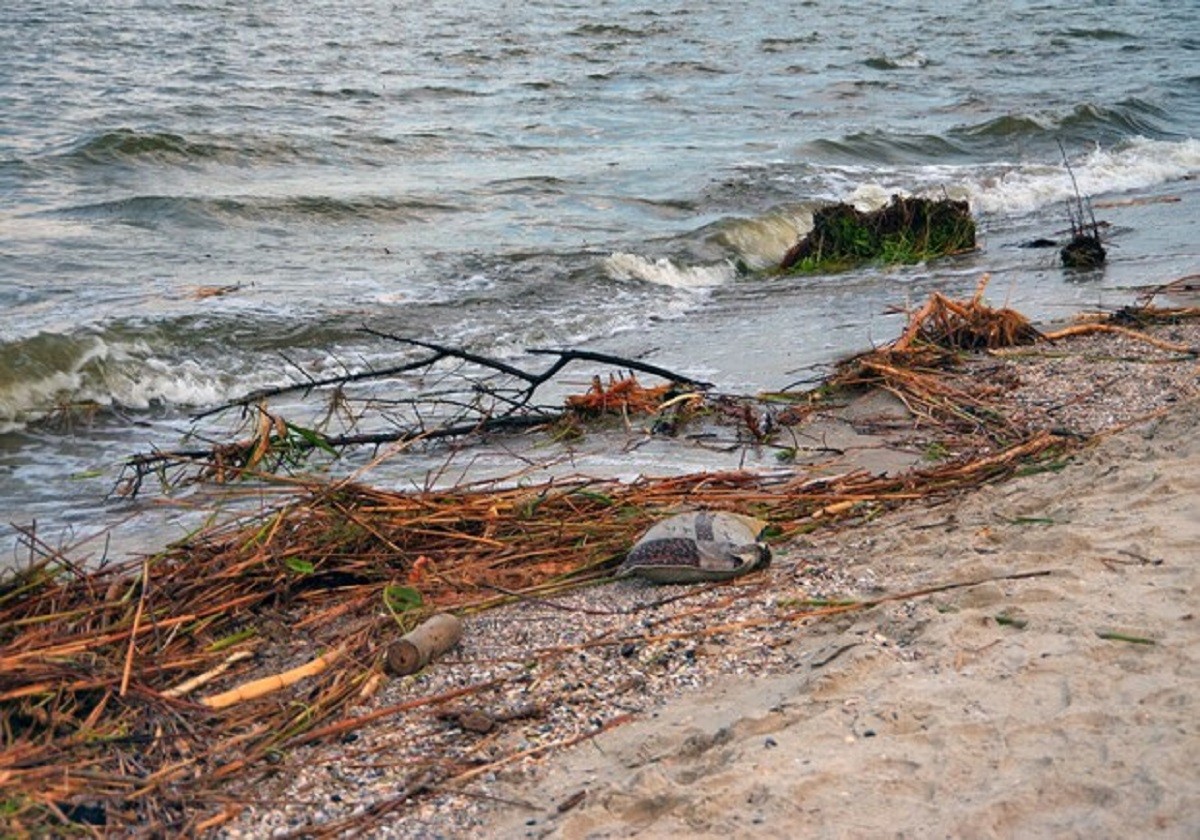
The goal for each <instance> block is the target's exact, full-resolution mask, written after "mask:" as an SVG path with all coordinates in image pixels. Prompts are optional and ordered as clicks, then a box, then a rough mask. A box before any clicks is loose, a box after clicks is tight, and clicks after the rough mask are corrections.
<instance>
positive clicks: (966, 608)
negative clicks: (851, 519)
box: [429, 399, 1200, 840]
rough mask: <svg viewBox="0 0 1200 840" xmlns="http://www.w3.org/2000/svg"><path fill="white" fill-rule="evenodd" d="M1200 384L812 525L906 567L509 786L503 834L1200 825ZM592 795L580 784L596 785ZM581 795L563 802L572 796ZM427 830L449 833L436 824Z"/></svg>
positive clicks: (827, 557)
mask: <svg viewBox="0 0 1200 840" xmlns="http://www.w3.org/2000/svg"><path fill="white" fill-rule="evenodd" d="M1198 430H1200V403H1197V401H1196V400H1195V399H1192V400H1191V401H1189V402H1186V403H1185V404H1183V405H1181V406H1178V407H1177V408H1175V409H1174V410H1172V411H1170V412H1168V413H1166V414H1164V415H1163V416H1161V417H1158V418H1155V419H1152V420H1150V421H1148V422H1143V423H1140V424H1137V425H1135V426H1133V427H1132V428H1129V429H1126V430H1124V431H1122V432H1120V433H1119V434H1116V435H1114V436H1111V437H1109V438H1108V439H1106V440H1104V441H1103V442H1101V443H1100V444H1099V445H1098V446H1096V447H1095V448H1093V449H1091V450H1089V451H1087V452H1086V453H1084V454H1082V455H1081V456H1079V457H1078V458H1077V459H1076V460H1075V463H1073V464H1071V465H1070V466H1068V467H1067V468H1066V469H1064V470H1063V471H1061V472H1059V473H1042V474H1039V475H1033V476H1028V477H1025V478H1020V479H1015V480H1013V481H1011V482H1008V483H1004V484H1000V485H994V486H989V487H985V488H982V489H980V490H978V491H974V492H972V493H970V494H967V495H965V496H963V497H961V498H959V499H956V500H953V501H952V502H949V503H946V504H943V505H940V506H935V507H914V508H909V509H906V510H902V511H898V512H896V513H893V514H890V515H888V516H886V517H884V518H882V519H881V520H878V521H876V522H874V523H870V524H868V525H866V526H863V527H860V528H856V529H854V531H853V533H848V532H829V533H826V534H823V535H820V536H814V537H810V538H805V539H801V540H799V541H797V542H795V543H794V544H792V545H791V546H790V547H789V548H788V549H787V550H786V552H784V553H782V554H781V556H780V557H779V559H778V560H777V562H776V564H775V573H776V574H778V573H779V572H780V570H781V569H782V570H784V571H786V570H788V569H789V568H790V569H795V570H797V573H798V574H802V571H800V570H802V569H804V568H814V567H820V566H821V565H823V564H824V565H836V566H839V567H841V568H843V569H844V570H845V571H846V572H847V573H848V574H849V575H850V576H851V577H852V578H854V579H856V580H858V581H859V582H860V584H865V585H866V588H868V589H873V590H874V591H877V592H892V593H895V592H905V591H913V590H918V589H920V588H922V587H926V586H933V585H941V584H944V583H946V582H955V581H957V582H967V581H974V580H980V579H983V578H989V577H995V578H1005V577H1006V576H1011V575H1015V574H1020V573H1038V574H1037V575H1036V576H1031V577H1022V578H1008V579H1000V580H995V581H993V582H987V583H982V584H979V585H974V586H967V587H963V588H958V589H953V590H948V591H944V592H941V593H937V594H931V595H926V596H921V597H914V598H911V599H904V600H898V601H894V602H890V603H885V604H882V605H880V606H877V607H874V608H872V609H869V610H867V611H865V612H859V613H857V614H851V615H847V616H844V617H839V618H836V619H829V620H823V621H818V622H814V623H812V624H811V625H809V626H805V627H795V628H794V632H793V638H792V640H791V641H790V642H787V643H786V645H784V646H782V647H781V648H780V649H777V650H776V651H775V656H777V657H780V658H783V659H786V660H788V661H789V662H790V663H792V664H791V667H790V668H789V669H787V670H786V672H783V673H775V674H771V675H769V676H760V677H747V676H738V675H733V676H724V677H721V678H719V679H717V680H716V681H715V682H713V683H712V684H710V685H708V686H707V687H706V688H705V689H704V690H703V691H699V692H692V693H688V694H684V695H682V696H676V697H672V698H669V699H668V700H667V701H666V702H662V703H660V704H658V705H657V706H656V707H654V708H653V709H652V710H651V711H650V712H649V713H646V714H643V715H641V716H640V717H639V719H638V720H637V721H636V722H635V723H632V724H629V725H626V726H622V727H620V728H616V729H613V730H611V731H608V732H605V733H603V734H601V735H599V736H597V737H596V738H594V739H592V740H591V741H590V742H587V743H584V744H581V745H579V746H576V747H574V748H573V749H572V750H570V751H567V752H565V753H563V754H561V755H559V756H557V757H556V758H554V759H552V760H549V761H547V762H545V763H542V764H540V765H538V766H536V767H534V768H531V769H530V770H528V771H527V772H526V773H525V774H523V775H521V776H519V777H518V778H516V779H514V780H510V781H508V782H504V781H503V780H501V782H502V783H501V784H499V785H497V786H495V787H494V788H493V790H492V794H494V795H497V796H501V797H503V798H505V799H508V800H511V801H514V802H523V803H527V806H522V807H515V806H513V807H501V806H495V807H489V808H487V809H485V810H484V812H483V814H482V815H481V819H480V821H479V826H480V829H479V830H480V831H482V832H484V833H485V834H487V836H495V837H546V836H549V837H562V838H572V840H574V839H575V838H612V837H673V836H680V837H788V838H794V837H884V836H886V837H1051V836H1053V837H1118V836H1122V835H1128V836H1160V837H1197V836H1200V760H1198V758H1197V756H1198V755H1200V435H1198V434H1197V431H1198ZM581 797H582V798H581ZM560 808H561V809H562V811H561V812H560V810H559V809H560ZM429 828H430V829H433V831H432V832H431V836H432V834H436V833H438V832H437V831H436V826H434V825H430V826H429Z"/></svg>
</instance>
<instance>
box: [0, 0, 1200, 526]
mask: <svg viewBox="0 0 1200 840" xmlns="http://www.w3.org/2000/svg"><path fill="white" fill-rule="evenodd" d="M10 5H12V4H10ZM782 5H786V6H787V7H786V8H780V6H781V4H775V3H753V2H751V3H747V2H745V0H742V1H741V2H738V3H733V2H708V3H680V2H672V0H667V1H666V2H654V3H647V2H634V1H633V0H612V2H586V3H585V2H566V1H565V0H564V2H528V3H524V4H508V3H503V4H502V3H484V2H475V1H474V0H456V1H455V2H453V3H448V2H442V0H431V1H430V2H425V3H421V4H408V3H392V2H387V3H383V2H372V0H365V2H361V3H357V4H350V5H347V4H342V3H321V2H303V3H293V2H286V3H285V2H275V3H271V2H267V3H254V4H245V3H231V2H230V3H217V2H211V3H210V2H189V3H184V2H153V0H145V2H88V3H84V2H78V0H62V1H61V2H56V3H36V2H33V3H25V4H16V5H12V7H11V8H9V9H8V10H6V12H5V25H4V26H3V27H2V28H0V312H3V318H0V514H2V515H0V521H5V522H8V521H11V522H28V521H30V520H32V519H34V518H37V519H39V520H41V521H42V523H43V525H45V526H46V527H48V528H50V529H51V530H52V531H53V530H54V529H55V528H59V529H61V528H62V527H63V526H64V525H70V526H77V527H80V528H86V527H94V526H96V525H98V524H101V523H103V522H105V521H108V520H110V519H111V518H112V517H114V516H116V515H118V514H120V513H121V511H122V510H123V509H122V507H121V506H120V505H116V504H115V503H106V502H104V501H103V496H104V494H105V493H106V492H107V490H108V489H109V487H110V486H111V483H112V480H113V478H114V476H115V474H116V469H115V467H114V465H115V464H117V463H118V462H119V461H120V459H121V458H122V456H124V455H127V454H129V453H131V452H133V451H144V450H146V449H147V448H149V447H151V446H154V445H163V446H170V445H174V444H176V443H177V442H178V441H179V438H180V435H181V434H182V432H184V431H186V429H187V428H188V422H187V415H188V413H189V412H190V411H193V410H196V409H198V408H203V407H205V406H210V405H212V404H214V403H219V402H221V401H222V400H224V399H227V398H230V397H233V396H236V395H238V394H241V393H244V392H246V391H248V390H250V389H252V388H256V387H260V386H266V385H271V384H279V383H281V382H285V381H292V380H294V379H295V378H296V377H297V368H300V369H303V370H306V371H320V370H329V369H334V368H336V367H337V366H341V365H351V366H356V367H361V366H365V365H370V364H375V365H380V364H389V363H393V362H395V361H396V359H398V358H400V357H401V356H402V355H403V353H404V352H405V351H404V350H403V349H401V348H399V347H398V346H396V345H395V344H393V343H390V342H386V341H381V340H379V339H375V338H372V337H370V336H367V335H365V334H363V333H362V332H360V331H359V327H361V326H362V325H364V324H368V325H370V326H371V327H374V328H376V329H379V330H383V331H388V332H392V333H395V334H402V335H412V336H421V337H426V338H430V339H433V340H437V341H442V342H446V343H451V344H457V345H462V346H465V347H469V348H471V349H472V350H475V351H477V352H484V353H488V354H492V355H495V356H502V357H513V356H514V355H515V354H518V353H519V352H520V351H521V349H522V348H524V347H527V346H530V345H538V346H547V345H552V346H591V347H596V348H602V349H606V350H609V351H611V352H617V353H623V354H627V355H638V354H643V353H649V355H648V356H647V359H648V360H650V361H654V362H657V363H660V364H665V365H667V366H672V367H676V368H678V369H681V370H686V371H690V372H693V373H697V374H700V375H703V376H705V377H707V378H710V379H714V380H716V381H717V382H718V383H719V384H721V386H722V387H724V388H726V389H727V390H734V391H748V390H753V389H754V388H759V387H771V386H779V385H781V384H783V382H782V381H781V380H784V381H786V378H787V375H788V373H789V372H790V371H794V370H796V369H799V368H803V367H804V366H806V365H811V364H813V363H819V362H824V361H828V360H829V359H831V358H833V357H835V356H837V355H838V354H841V353H844V352H847V351H849V350H854V349H859V348H861V347H862V346H865V345H866V344H867V343H868V342H869V341H872V340H875V341H880V340H885V339H887V338H889V337H891V335H892V334H894V330H895V319H894V318H891V317H889V316H886V315H885V314H884V313H885V311H886V310H887V308H888V307H889V306H894V305H897V304H903V303H904V301H905V300H906V299H908V298H912V297H917V296H921V295H924V294H925V293H927V292H928V291H929V290H931V289H934V288H939V289H946V290H949V291H953V292H958V291H962V290H963V289H967V288H971V287H973V286H974V284H975V282H976V280H977V279H978V277H979V275H980V274H981V273H982V272H984V271H990V272H991V273H992V274H993V277H994V279H993V290H994V292H995V294H996V295H997V296H1003V297H1004V298H1006V299H1007V300H1009V302H1011V303H1013V304H1015V305H1018V306H1020V307H1021V308H1022V309H1024V310H1025V311H1026V312H1028V313H1030V314H1032V315H1034V316H1037V317H1041V318H1047V317H1054V316H1065V315H1068V314H1070V312H1071V311H1073V310H1074V309H1078V308H1080V307H1083V306H1096V305H1116V304H1119V303H1121V302H1124V301H1125V300H1127V299H1128V298H1129V297H1131V295H1132V293H1131V292H1130V291H1129V289H1130V288H1131V287H1134V286H1138V285H1146V284H1154V283H1158V282H1164V281H1167V280H1171V279H1173V278H1175V277H1177V276H1180V275H1182V274H1186V273H1190V272H1194V271H1196V270H1197V263H1198V260H1197V247H1196V238H1197V237H1196V228H1195V221H1194V220H1195V219H1196V218H1197V213H1196V202H1197V201H1198V200H1200V191H1198V190H1197V187H1196V185H1195V183H1194V182H1193V181H1192V179H1193V178H1194V177H1195V175H1196V173H1197V172H1198V171H1200V140H1198V139H1197V138H1198V137H1200V130H1198V127H1200V73H1198V71H1197V67H1198V66H1200V61H1198V58H1200V7H1197V6H1196V5H1195V4H1193V3H1182V2H1179V3H1163V4H1141V3H1134V2H1111V3H1104V4H1091V5H1090V6H1089V7H1087V8H1080V7H1071V6H1062V5H1061V4H1049V3H1035V2H1012V3H1005V4H988V5H985V6H984V7H981V8H972V9H969V10H966V9H964V10H947V9H946V8H945V7H944V4H942V3H935V2H915V0H910V2H903V3H899V4H893V6H892V7H891V8H890V9H889V10H887V11H886V12H880V13H878V14H873V15H871V16H868V17H864V15H863V11H862V8H861V7H858V6H854V5H853V4H846V3H834V2H822V1H821V0H814V1H813V2H805V3H799V4H782ZM1060 141H1061V143H1062V144H1063V146H1064V147H1065V148H1066V150H1067V152H1068V154H1069V155H1070V158H1071V164H1072V168H1073V171H1074V174H1075V176H1076V178H1077V180H1078V183H1079V187H1080V189H1081V190H1082V191H1083V192H1085V193H1087V194H1090V195H1092V196H1094V197H1096V198H1097V199H1104V198H1109V199H1114V198H1118V199H1121V198H1131V197H1132V198H1138V199H1143V200H1145V199H1171V201H1170V202H1165V201H1164V202H1162V203H1138V204H1133V205H1124V206H1116V207H1113V208H1111V209H1108V210H1104V209H1102V210H1099V211H1098V215H1099V216H1100V217H1101V219H1102V220H1104V221H1107V222H1109V223H1111V225H1112V227H1111V228H1110V231H1111V233H1110V235H1111V243H1112V245H1113V247H1112V248H1111V249H1110V260H1111V262H1110V264H1109V266H1108V267H1107V268H1106V269H1105V270H1104V271H1102V272H1096V273H1091V274H1087V275H1078V274H1074V275H1073V274H1069V273H1065V272H1064V271H1062V270H1061V269H1060V268H1058V266H1057V264H1056V262H1055V255H1054V254H1053V252H1047V251H1031V250H1027V249H1020V248H1017V247H1015V246H1016V245H1017V244H1018V243H1020V242H1021V241H1023V240H1025V239H1030V238H1033V237H1037V236H1047V235H1054V234H1055V233H1056V232H1060V231H1061V229H1062V228H1063V227H1064V226H1065V224H1066V220H1065V211H1064V207H1063V202H1064V200H1065V199H1067V198H1068V197H1069V196H1070V194H1071V184H1070V180H1069V178H1068V177H1067V174H1066V170H1065V168H1064V167H1063V165H1062V157H1061V153H1060V151H1059V146H1058V143H1059V142H1060ZM893 192H912V193H932V194H936V195H941V194H947V195H951V196H955V197H963V198H967V199H968V200H969V201H970V202H971V205H972V210H973V212H974V213H975V214H976V216H977V218H978V219H979V221H980V226H981V230H980V232H981V243H980V244H981V246H982V248H981V250H980V251H979V252H978V253H977V254H974V255H971V256H969V257H965V258H959V259H955V260H949V261H945V262H942V263H938V264H934V265H930V266H918V267H912V268H904V269H896V270H890V271H887V272H882V271H878V270H871V271H862V272H854V273H851V274H849V275H840V276H828V277H806V278H791V279H764V278H762V277H756V276H754V275H753V274H752V273H751V274H749V275H748V274H746V272H745V269H746V268H747V267H748V268H750V269H757V268H762V267H765V266H769V265H771V264H772V263H773V262H774V261H776V260H777V259H778V258H779V257H780V256H781V255H782V253H783V251H784V250H785V249H786V248H787V247H788V246H789V245H790V244H792V242H794V241H795V239H796V237H797V236H798V235H799V234H800V233H802V232H803V230H804V229H805V226H806V225H807V224H808V219H809V213H810V211H811V208H812V207H813V206H814V205H815V204H817V203H819V202H822V201H830V200H853V201H856V202H859V203H861V204H863V205H864V206H869V205H877V204H879V203H882V202H883V201H885V200H886V199H887V197H888V196H890V195H891V194H892V193H893ZM1175 199H1179V200H1178V201H1175ZM212 288H224V289H225V290H226V291H227V293H226V294H221V295H209V294H206V290H210V289H212ZM230 289H232V291H230ZM89 401H90V402H94V403H96V404H97V405H98V406H99V407H100V410H99V411H97V412H96V413H94V414H93V415H92V416H91V418H90V419H89V420H88V421H87V422H85V423H80V422H75V423H72V424H70V425H68V426H62V425H54V424H49V425H48V424H46V423H44V422H42V419H43V418H45V417H46V416H47V415H48V414H50V413H51V412H52V411H53V410H54V408H55V407H56V406H60V405H63V404H69V403H84V402H89Z"/></svg>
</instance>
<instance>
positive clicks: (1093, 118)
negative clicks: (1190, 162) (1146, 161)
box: [948, 98, 1174, 146]
mask: <svg viewBox="0 0 1200 840" xmlns="http://www.w3.org/2000/svg"><path fill="white" fill-rule="evenodd" d="M1168 122H1169V117H1168V115H1167V114H1166V113H1165V112H1164V111H1163V110H1162V109H1161V108H1159V107H1157V106H1156V105H1154V104H1152V103H1149V102H1146V101H1143V100H1141V99H1136V98H1133V99H1127V100H1125V101H1124V102H1121V103H1118V104H1116V105H1098V104H1095V103H1091V102H1085V103H1081V104H1079V105H1076V106H1075V107H1074V108H1072V109H1071V110H1069V111H1066V112H1062V111H1052V110H1046V111H1032V112H1028V113H1020V114H1006V115H1004V116H1001V117H996V118H995V119H991V120H987V121H986V122H983V123H979V124H977V125H972V126H965V127H961V128H956V129H953V130H951V131H950V132H949V134H948V136H949V138H950V139H951V140H952V141H958V142H961V143H963V144H964V145H967V146H979V145H987V144H990V143H992V142H994V141H996V140H1002V141H1005V142H1011V141H1014V140H1019V141H1033V140H1041V141H1044V142H1048V143H1049V142H1055V143H1056V142H1058V141H1060V140H1061V141H1062V142H1064V143H1086V142H1104V143H1109V142H1117V141H1119V140H1123V139H1126V138H1129V137H1133V136H1144V137H1154V138H1167V137H1172V136H1174V134H1173V132H1171V130H1170V129H1168V128H1167V124H1168Z"/></svg>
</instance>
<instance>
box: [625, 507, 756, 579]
mask: <svg viewBox="0 0 1200 840" xmlns="http://www.w3.org/2000/svg"><path fill="white" fill-rule="evenodd" d="M766 527H767V523H766V522H763V521H762V520H761V519H755V518H754V517H752V516H744V515H743V514H740V513H729V512H727V511H709V510H700V511H695V512H693V513H681V514H678V515H677V516H672V517H669V518H667V519H664V520H662V521H661V522H658V523H656V524H655V525H654V526H653V527H651V528H650V530H648V531H647V532H646V533H645V534H643V535H642V536H641V538H640V539H639V540H638V541H637V542H636V543H634V545H633V548H631V549H630V550H629V554H627V555H626V556H625V562H623V563H622V564H621V566H620V568H618V569H617V577H628V576H631V575H637V576H638V577H643V578H646V579H647V580H651V581H654V582H655V583H698V582H702V581H711V580H728V579H730V578H734V577H737V576H738V575H744V574H746V572H749V571H752V570H754V569H757V568H760V567H762V566H765V565H767V563H769V562H770V561H771V550H770V549H769V548H768V547H767V545H766V543H763V542H762V541H761V540H760V538H761V537H762V533H763V530H764V529H765V528H766Z"/></svg>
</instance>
